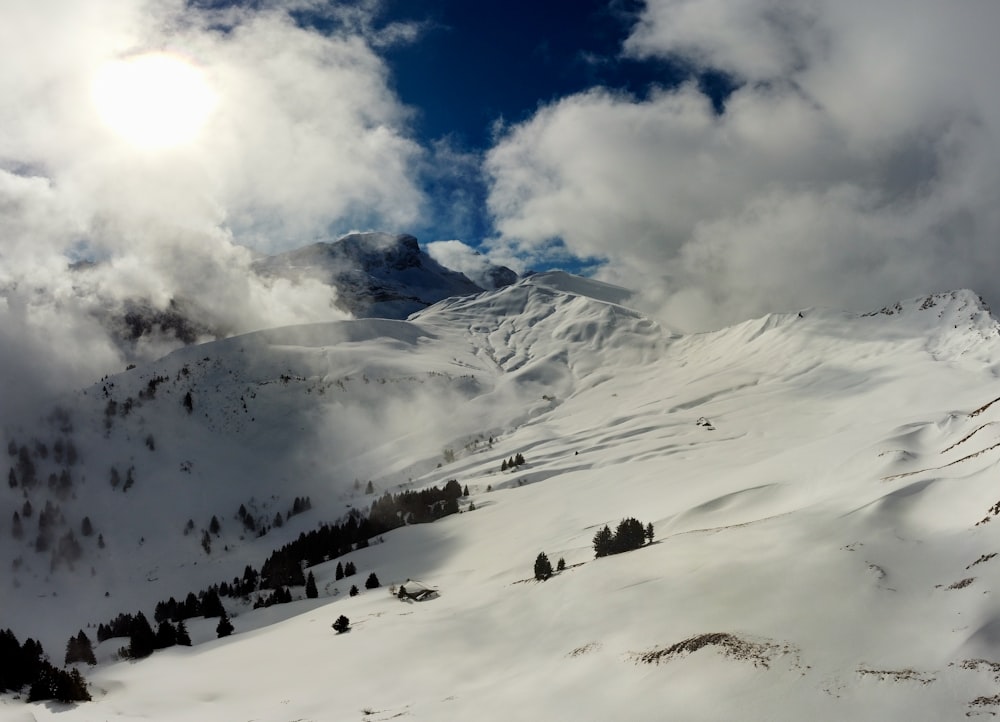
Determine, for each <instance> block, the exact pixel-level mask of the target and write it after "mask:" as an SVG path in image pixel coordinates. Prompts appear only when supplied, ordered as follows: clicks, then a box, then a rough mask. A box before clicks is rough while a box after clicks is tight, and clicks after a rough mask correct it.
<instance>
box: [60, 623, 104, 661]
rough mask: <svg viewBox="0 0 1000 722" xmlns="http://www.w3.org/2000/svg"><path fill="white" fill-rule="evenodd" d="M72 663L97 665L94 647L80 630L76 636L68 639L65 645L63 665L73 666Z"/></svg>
mask: <svg viewBox="0 0 1000 722" xmlns="http://www.w3.org/2000/svg"><path fill="white" fill-rule="evenodd" d="M74 662H84V663H86V664H90V665H94V664H97V658H96V657H95V656H94V646H93V645H92V644H91V642H90V638H89V637H88V636H87V635H86V634H84V632H83V630H82V629H81V630H80V633H79V634H78V635H77V636H75V637H70V638H69V641H68V642H67V643H66V659H65V664H73V663H74Z"/></svg>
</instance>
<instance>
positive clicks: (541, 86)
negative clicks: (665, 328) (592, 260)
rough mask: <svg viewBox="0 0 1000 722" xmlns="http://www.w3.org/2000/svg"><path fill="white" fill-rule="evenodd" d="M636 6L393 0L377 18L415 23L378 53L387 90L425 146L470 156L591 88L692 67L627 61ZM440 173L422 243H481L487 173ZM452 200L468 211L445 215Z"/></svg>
mask: <svg viewBox="0 0 1000 722" xmlns="http://www.w3.org/2000/svg"><path fill="white" fill-rule="evenodd" d="M642 6H643V4H642V2H640V1H637V0H619V1H618V2H608V1H607V0H579V1H578V2H574V3H573V7H572V12H566V6H565V5H564V4H562V3H555V2H550V3H546V2H537V1H536V2H532V1H531V0H510V1H508V2H467V1H463V0H389V2H386V3H384V4H383V5H382V8H381V11H380V13H379V15H378V19H377V22H379V23H381V24H384V25H388V24H391V23H399V22H408V23H416V24H418V25H419V26H420V30H419V33H418V35H417V37H416V38H415V39H414V40H412V41H410V42H401V43H398V44H396V45H393V46H390V47H388V48H386V50H385V52H384V57H385V59H386V61H387V63H388V66H389V68H390V72H391V81H390V82H391V84H392V86H393V88H394V89H395V90H396V92H397V93H398V94H399V97H400V100H401V101H402V102H404V103H406V104H407V105H409V106H410V107H411V108H413V110H414V112H415V114H414V117H413V120H412V129H413V132H414V133H415V135H416V137H417V138H418V139H419V140H420V142H421V143H422V144H424V145H426V146H428V147H431V146H433V145H434V143H436V142H442V141H443V142H445V143H446V144H447V147H448V148H449V149H450V150H452V151H457V152H460V153H468V154H471V155H473V156H475V155H481V154H483V153H485V152H486V151H487V150H488V149H489V148H490V147H491V146H492V144H493V143H494V142H495V140H496V135H497V133H498V132H499V131H500V130H501V129H502V128H503V127H504V126H507V125H511V124H517V123H520V122H523V121H525V120H527V119H528V118H529V117H530V116H531V115H532V114H533V113H534V112H535V111H536V110H537V109H538V108H539V107H540V106H541V105H544V104H547V103H552V102H555V101H558V100H559V99H560V98H562V97H565V96H568V95H571V94H573V93H576V92H579V91H582V90H586V89H588V88H592V87H606V88H613V89H615V90H620V91H622V92H626V93H630V94H634V95H636V96H643V95H645V93H646V92H647V91H648V89H649V87H650V86H651V85H654V84H655V85H662V86H675V85H676V84H677V83H678V82H679V81H680V80H682V79H683V78H684V77H685V76H686V75H687V74H688V72H689V70H690V69H685V68H683V67H682V66H680V65H679V64H676V63H672V62H669V61H666V60H663V59H659V58H654V59H648V60H641V61H640V60H636V59H632V58H626V57H623V55H622V45H623V43H624V41H625V38H626V37H628V34H629V31H630V29H631V27H632V26H633V24H634V23H635V21H636V19H637V17H638V14H639V12H640V10H641V9H642ZM444 164H445V165H446V164H447V161H446V160H445V161H444ZM440 170H441V172H440V173H438V174H435V173H432V174H430V177H429V178H428V179H427V185H426V189H427V191H428V193H429V195H430V198H431V202H432V204H433V208H434V211H432V212H431V214H430V215H429V217H428V218H427V219H426V221H425V222H423V223H421V224H420V225H419V227H418V228H415V229H413V232H414V233H415V234H417V235H418V236H419V237H421V238H422V239H424V240H426V241H433V240H440V239H451V238H456V239H461V240H463V241H465V242H467V243H469V244H471V245H475V246H478V245H479V244H480V242H481V241H482V240H483V239H484V238H486V237H488V236H489V235H491V234H492V233H493V231H494V229H493V227H492V224H491V221H490V217H489V214H488V213H487V210H486V193H487V189H486V185H485V179H484V178H482V176H481V175H480V174H479V173H478V172H468V171H467V168H466V169H465V170H466V172H462V173H457V174H450V173H448V172H447V168H443V169H440ZM454 204H461V205H462V206H463V207H464V208H465V209H466V211H467V213H465V214H455V213H450V212H448V210H447V209H448V207H449V206H453V205H454ZM450 221H457V222H455V223H454V224H451V223H450ZM561 260H562V263H563V265H566V259H561ZM569 265H571V266H575V267H579V264H575V263H570V264H569Z"/></svg>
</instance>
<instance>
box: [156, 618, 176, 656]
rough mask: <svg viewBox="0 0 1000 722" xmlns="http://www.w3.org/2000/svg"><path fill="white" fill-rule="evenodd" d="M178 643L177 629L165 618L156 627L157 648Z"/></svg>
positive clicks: (164, 647)
mask: <svg viewBox="0 0 1000 722" xmlns="http://www.w3.org/2000/svg"><path fill="white" fill-rule="evenodd" d="M175 644H177V630H176V629H174V625H172V624H171V623H170V622H168V621H167V620H166V619H164V620H163V621H162V622H160V624H159V625H158V626H157V628H156V648H157V649H166V648H167V647H173V646H174V645H175Z"/></svg>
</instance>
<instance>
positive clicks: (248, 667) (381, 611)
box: [0, 274, 1000, 721]
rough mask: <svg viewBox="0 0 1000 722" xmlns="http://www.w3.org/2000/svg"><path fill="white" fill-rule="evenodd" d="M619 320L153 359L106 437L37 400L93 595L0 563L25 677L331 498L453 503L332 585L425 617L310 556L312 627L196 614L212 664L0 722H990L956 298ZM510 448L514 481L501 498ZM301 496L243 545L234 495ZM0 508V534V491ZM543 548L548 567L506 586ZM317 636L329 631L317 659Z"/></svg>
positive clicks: (989, 579) (461, 318)
mask: <svg viewBox="0 0 1000 722" xmlns="http://www.w3.org/2000/svg"><path fill="white" fill-rule="evenodd" d="M626 299H627V294H626V293H624V292H619V291H615V289H611V288H607V287H606V286H604V285H602V284H597V283H595V282H592V281H587V280H584V279H576V278H573V277H567V276H565V275H563V274H539V275H537V276H532V277H529V278H527V279H523V280H522V281H520V282H518V283H517V284H515V285H513V286H510V287H507V288H503V289H500V290H498V291H495V292H491V293H487V294H481V295H478V296H472V297H465V298H459V299H448V300H445V301H443V302H441V303H439V304H437V305H435V306H433V307H431V308H429V309H427V310H426V311H423V312H421V313H418V314H416V315H415V316H413V317H411V318H410V319H409V320H408V321H405V322H404V321H398V322H394V321H379V320H366V321H353V322H342V323H337V324H322V325H316V326H309V327H296V328H289V329H276V330H274V331H269V332H263V333H259V334H252V335H249V336H244V337H239V338H234V339H229V340H226V341H223V342H218V343H215V344H209V345H205V346H201V347H192V348H189V349H184V350H182V351H180V352H177V353H175V354H173V355H171V356H169V357H167V358H165V359H163V360H162V361H160V362H158V364H154V365H153V366H151V367H146V368H138V369H133V370H132V371H129V372H127V373H125V374H121V375H118V376H116V377H113V378H112V379H110V381H111V382H113V383H114V387H113V389H112V390H110V392H109V393H110V395H111V396H113V397H115V398H117V399H118V402H119V404H121V403H123V402H124V399H125V398H126V397H128V396H132V397H133V398H136V397H137V395H138V391H139V389H141V388H143V387H144V386H145V385H146V384H148V380H149V379H150V378H151V377H154V376H157V375H162V376H164V377H167V378H168V379H169V380H168V381H164V382H162V383H161V384H160V386H159V387H158V389H157V392H156V397H155V399H153V400H148V401H144V402H143V404H142V406H141V407H136V408H134V409H133V410H132V411H131V412H130V413H129V415H128V416H126V417H124V418H123V417H121V416H120V415H116V416H115V417H114V420H113V422H112V426H111V429H110V431H107V429H106V427H105V425H104V415H103V412H104V410H105V405H106V403H107V398H106V397H105V396H104V394H103V391H102V388H103V386H106V385H107V382H103V383H99V384H97V385H95V386H94V387H92V388H90V389H87V390H86V391H85V392H81V394H80V395H78V396H77V397H76V398H74V399H71V400H67V401H66V402H64V404H65V405H66V407H67V408H68V409H69V411H70V415H71V417H72V419H73V422H74V432H73V435H74V438H76V439H77V445H78V446H79V447H80V449H81V461H80V462H79V471H78V473H79V475H81V476H83V475H85V476H86V481H85V482H80V486H78V487H75V494H76V498H75V499H67V500H65V501H63V507H64V509H63V511H64V513H65V514H66V516H72V517H73V518H74V519H78V518H80V517H81V516H82V515H83V514H84V513H87V514H89V515H90V516H91V518H93V519H94V521H95V526H96V527H97V528H99V529H102V530H103V532H104V535H105V538H106V539H107V541H108V544H107V547H106V549H104V550H96V549H93V548H91V547H88V548H87V550H86V555H85V559H86V565H89V566H92V567H93V572H91V571H90V570H89V569H88V568H87V567H86V566H85V565H84V564H77V565H76V566H75V568H74V570H72V571H70V570H69V569H68V567H67V565H65V564H62V565H58V566H57V568H56V569H54V570H51V571H50V570H49V569H48V563H47V562H48V560H47V557H46V556H45V555H39V554H37V553H35V552H34V551H32V550H31V549H29V548H28V540H24V541H23V542H21V544H20V546H18V545H15V546H14V548H13V550H12V552H9V553H11V556H13V555H15V554H17V555H20V556H21V557H22V558H23V559H24V561H23V562H22V565H21V567H20V568H19V569H18V570H17V571H12V572H11V579H12V581H13V580H15V579H16V580H17V584H18V585H19V586H18V587H17V588H16V589H15V588H14V586H13V584H7V585H2V587H0V588H3V589H4V591H3V592H2V595H3V596H2V598H0V601H2V605H3V606H2V609H3V619H2V620H0V626H12V627H13V628H14V629H15V631H16V632H18V633H19V636H22V637H23V636H35V637H40V638H42V640H43V642H44V643H45V644H46V648H47V649H48V651H49V652H50V654H51V655H53V656H61V655H60V654H59V652H61V646H60V642H61V641H64V640H65V639H66V638H67V637H68V635H69V634H70V633H73V632H75V631H76V630H77V629H78V628H80V627H81V626H82V625H83V624H85V623H86V622H88V621H89V622H94V623H96V622H98V621H102V620H104V619H106V618H107V617H108V616H110V614H111V613H112V611H114V612H117V611H131V610H133V609H135V608H136V607H139V606H142V607H144V608H145V609H146V611H147V614H149V612H150V611H151V604H152V603H153V602H155V601H156V600H157V599H161V598H164V597H165V596H169V595H170V594H174V595H177V594H183V593H185V592H186V591H188V589H190V588H197V587H198V586H199V585H202V584H207V583H209V582H213V581H219V580H221V579H226V578H230V577H232V576H233V574H234V573H238V572H239V570H241V569H242V567H243V565H244V564H246V563H253V564H255V565H259V563H260V561H262V559H263V557H264V556H265V555H266V554H267V552H268V551H270V549H273V548H275V547H277V546H280V544H281V543H283V540H287V539H290V538H293V537H294V535H296V534H298V532H299V531H302V530H307V529H311V528H313V527H314V526H315V525H316V524H317V523H318V522H319V521H321V520H324V519H330V518H335V517H336V516H337V515H339V514H341V513H343V512H344V511H345V510H346V509H347V508H348V505H358V506H362V507H363V506H365V505H366V504H367V503H369V501H370V498H369V497H366V496H365V495H364V494H363V492H361V491H357V490H355V489H354V486H353V481H354V479H355V478H357V479H359V480H361V481H362V483H363V482H364V481H367V480H368V479H372V480H373V482H374V485H375V486H376V488H377V490H378V491H379V492H381V491H382V490H385V489H390V490H394V489H398V488H404V487H405V488H419V487H420V486H424V485H430V484H438V485H440V484H442V483H443V482H444V481H445V480H447V479H451V478H455V479H458V480H459V482H460V483H461V484H463V485H467V486H468V487H469V490H470V496H469V497H468V498H467V499H464V500H463V508H464V509H465V513H462V514H459V515H454V516H450V517H447V518H445V519H442V520H440V521H438V522H435V523H434V524H429V525H420V526H410V527H404V528H402V529H397V530H395V531H393V532H391V533H388V534H385V535H384V537H383V538H382V539H381V540H380V543H376V544H373V545H372V546H370V547H369V548H367V549H361V550H357V551H355V552H354V553H352V555H351V557H350V558H351V560H352V561H354V562H355V563H356V564H357V567H358V570H359V577H360V578H361V579H363V578H364V576H366V575H367V573H368V572H369V571H372V570H374V571H376V572H377V574H378V577H379V578H380V580H381V581H382V583H383V585H384V586H388V585H389V584H391V583H400V582H403V581H404V580H406V579H407V578H413V579H420V580H422V582H424V583H426V584H428V585H431V586H433V587H436V588H437V589H438V590H439V591H440V595H439V596H438V597H437V598H434V599H431V600H428V601H425V602H420V603H404V602H400V601H398V600H397V599H395V598H394V597H392V596H391V595H390V594H389V593H388V592H387V591H386V590H385V589H375V590H370V591H366V592H363V593H362V594H360V595H359V596H357V597H353V598H349V597H348V596H347V595H346V583H345V581H346V580H345V581H340V582H338V581H337V580H335V578H334V570H333V567H334V566H335V565H336V562H326V563H324V564H320V565H318V566H316V567H312V570H313V571H314V573H315V575H316V578H317V582H318V586H319V588H320V593H321V596H320V598H319V599H317V600H304V599H303V600H301V601H296V602H293V603H292V604H290V605H282V606H278V607H271V608H269V609H266V610H257V611H252V610H250V609H249V608H247V607H245V606H242V605H241V604H240V603H238V602H232V601H230V602H227V603H228V604H230V611H231V613H232V616H233V623H234V625H235V627H236V634H235V635H234V636H232V637H230V638H227V639H223V640H215V639H212V638H213V637H214V633H213V628H214V622H211V621H208V620H206V621H205V622H200V623H196V624H192V625H190V627H191V630H192V635H193V637H194V638H195V641H196V642H200V643H198V644H196V645H195V646H194V647H192V648H185V649H180V648H172V649H170V650H165V651H161V652H157V653H156V654H154V655H153V657H151V658H149V659H146V660H143V661H141V662H135V663H129V662H113V661H111V659H110V658H111V656H112V653H113V650H114V649H115V648H117V646H120V642H119V641H116V640H110V641H109V642H107V643H106V644H105V645H102V647H101V649H99V656H100V657H101V658H102V659H103V660H105V661H102V663H101V664H99V665H98V666H97V667H96V668H93V669H90V670H84V671H85V672H86V674H87V677H88V680H89V681H90V683H91V686H92V691H93V692H94V696H95V701H94V702H91V703H88V704H84V705H80V706H77V707H65V706H62V705H55V704H50V705H47V706H43V705H25V704H24V703H23V702H21V701H19V700H13V699H10V698H6V699H4V700H3V701H2V702H0V718H2V719H12V720H22V719H35V720H43V719H59V720H62V721H66V720H74V719H81V720H90V719H121V720H132V719H140V718H141V719H146V720H148V719H162V720H185V719H191V720H195V719H198V720H202V719H218V720H247V719H255V720H352V719H353V720H370V721H374V720H387V719H394V718H399V719H414V720H468V719H477V720H492V719H497V720H499V719H508V718H510V717H511V715H516V716H518V717H520V718H526V719H546V720H604V719H684V720H718V719H735V718H740V719H769V720H799V719H804V718H809V719H829V720H840V719H866V720H884V719H909V720H942V719H959V718H965V717H966V716H967V715H968V716H972V717H974V716H978V715H985V716H992V715H994V714H995V713H997V712H1000V697H998V696H997V691H996V687H997V682H998V681H1000V631H998V630H1000V603H998V602H997V600H996V598H995V593H996V592H995V580H996V579H997V573H996V570H997V567H996V565H998V564H1000V557H997V556H993V555H995V554H997V553H998V552H1000V520H996V519H994V517H995V516H996V515H997V511H996V510H997V509H998V507H997V506H996V505H997V503H998V501H1000V488H998V487H997V486H996V484H995V477H996V463H997V460H998V457H1000V433H998V431H1000V403H993V402H994V401H995V400H997V399H998V398H1000V380H998V378H997V371H998V369H1000V327H998V324H997V322H996V321H995V319H993V317H992V316H991V315H990V313H989V310H988V309H986V308H985V307H984V305H983V304H982V302H981V301H980V300H979V299H978V298H977V297H976V296H975V295H974V294H972V293H970V292H967V291H957V292H954V293H950V294H942V295H938V296H932V297H927V298H921V299H914V300H911V301H908V302H905V303H904V302H901V303H900V304H898V305H896V306H893V307H891V308H887V309H883V310H882V311H881V312H876V313H874V314H871V315H866V316H861V317H857V316H849V315H845V314H839V313H834V312H828V311H820V310H806V311H803V312H801V313H790V314H784V315H772V316H769V317H766V318H763V319H756V320H753V321H748V322H745V323H743V324H739V325H737V326H734V327H732V328H728V329H723V330H721V331H717V332H713V333H707V334H698V335H693V336H676V335H673V334H671V333H669V332H667V331H665V330H663V329H661V328H659V327H658V326H657V325H656V324H654V323H652V322H651V321H649V320H648V319H646V318H644V317H642V316H641V315H640V314H637V313H635V312H634V311H631V310H629V309H628V308H626V307H624V306H622V305H620V303H622V302H624V301H626ZM185 368H186V369H187V372H184V371H183V369H185ZM187 390H192V397H193V406H194V410H193V411H192V412H191V413H190V414H189V413H188V412H187V411H186V410H185V408H184V407H183V405H182V403H181V397H182V395H183V394H184V393H185V392H186V391H187ZM243 404H246V410H244V409H243ZM105 433H107V438H105ZM150 433H152V434H153V435H154V436H155V438H156V444H155V450H149V449H148V448H146V447H145V446H144V445H143V439H144V438H145V436H146V435H147V434H150ZM8 434H9V435H11V434H13V435H18V434H20V435H21V436H22V437H23V436H25V435H26V434H29V431H28V429H23V430H20V431H19V430H11V431H9V432H8ZM491 440H492V443H491ZM516 453H522V454H523V455H524V457H525V458H526V460H527V464H525V465H524V466H521V467H518V468H517V469H516V470H513V471H506V472H501V471H500V465H501V461H502V460H504V459H507V458H509V457H510V456H512V455H514V454H516ZM450 459H454V460H450ZM185 462H188V463H189V471H182V470H181V469H182V467H183V465H184V463H185ZM112 463H117V464H119V465H120V466H123V467H124V466H125V465H126V463H132V464H134V465H135V468H136V474H135V476H136V482H135V485H134V486H133V487H132V488H131V489H130V490H129V491H128V492H122V491H120V490H118V489H114V490H113V489H111V487H110V484H109V483H108V482H107V480H106V472H105V471H104V469H105V468H106V467H107V466H109V465H110V464H112ZM37 493H38V494H41V492H40V491H38V492H37ZM304 493H305V494H309V495H310V496H311V499H312V501H313V510H312V511H310V512H307V513H305V514H301V515H298V516H295V517H294V518H292V519H289V521H288V522H287V523H286V524H285V525H284V526H283V527H281V528H280V529H273V530H272V531H271V532H270V533H269V534H268V535H266V536H265V537H262V538H260V539H241V538H240V535H239V533H238V532H237V530H236V528H235V522H233V521H232V515H233V512H234V511H235V508H236V507H237V506H238V505H239V503H241V502H242V501H243V500H246V499H248V498H250V497H252V498H253V499H254V500H255V503H256V504H257V505H258V506H259V508H260V510H261V511H260V513H261V514H262V516H270V515H271V514H273V513H274V511H275V510H276V509H283V508H285V507H287V506H288V504H289V503H290V500H291V498H292V497H294V496H296V495H299V494H304ZM0 499H2V502H0V503H2V504H3V505H4V506H3V507H2V509H3V510H4V512H3V516H0V520H2V521H3V522H4V523H6V520H7V519H9V517H10V509H12V508H15V506H14V505H15V504H19V503H20V500H19V497H18V495H17V493H12V494H9V495H5V496H3V497H0ZM39 499H41V497H40V496H39ZM472 504H474V506H475V508H474V510H472V508H471V505H472ZM215 513H218V514H219V517H220V519H222V521H223V530H222V533H221V535H220V537H219V538H218V539H216V540H213V543H212V548H213V550H212V553H211V554H205V553H204V551H203V550H202V549H201V548H200V547H199V544H198V538H197V535H194V536H184V535H183V534H182V533H181V528H182V526H183V523H184V519H185V518H187V517H189V516H197V517H198V518H197V525H198V527H199V528H200V527H203V526H205V525H206V524H207V521H208V518H209V517H210V516H211V514H215ZM625 516H635V517H637V518H639V519H640V520H641V521H642V522H644V523H645V522H652V523H653V524H654V525H655V528H656V539H655V542H654V543H653V544H651V545H647V546H645V547H643V548H641V549H639V550H636V551H633V552H629V553H627V554H621V555H615V556H611V557H605V558H601V559H596V560H595V559H594V558H593V551H592V546H591V541H592V539H593V536H594V534H595V532H596V531H597V530H598V529H599V528H600V527H601V526H603V525H604V524H610V525H611V526H612V527H614V525H615V524H616V523H617V522H618V521H619V520H620V519H622V518H623V517H625ZM224 517H225V518H224ZM0 535H3V537H4V538H5V551H8V550H10V549H11V548H10V547H9V546H7V542H6V540H7V539H8V538H9V537H8V535H7V532H6V529H3V528H0ZM140 536H142V537H143V538H144V540H143V542H142V543H141V544H140V543H139V542H138V541H137V539H138V538H139V537H140ZM87 543H90V542H87ZM223 546H225V547H228V548H225V549H223V548H221V547H223ZM543 550H544V551H545V552H546V553H547V554H548V556H549V558H550V559H551V560H552V561H553V563H554V562H555V561H556V560H557V559H558V558H560V557H561V558H564V559H565V561H566V563H567V565H568V568H567V569H566V570H565V571H564V572H562V573H559V574H557V575H556V576H554V577H553V578H551V579H549V580H547V581H545V582H536V581H534V580H533V579H530V577H531V576H532V571H531V570H532V563H533V561H534V558H535V556H536V555H537V554H538V552H539V551H543ZM105 591H108V592H109V593H110V596H108V597H105V596H103V595H104V592H105ZM297 592H298V596H300V597H301V596H302V594H301V590H297ZM53 594H55V596H53ZM40 595H44V596H40ZM80 605H82V606H83V608H85V609H86V610H87V614H86V615H84V618H81V615H80V612H79V608H80ZM341 614H344V615H346V616H348V617H349V618H350V619H351V622H352V629H351V631H349V632H348V633H346V634H342V635H337V634H335V633H334V632H333V630H331V629H330V624H331V623H332V622H333V620H334V619H336V618H337V617H338V616H339V615H341ZM8 620H10V621H8ZM42 620H45V621H44V622H43V621H42ZM247 660H253V662H252V663H250V664H247Z"/></svg>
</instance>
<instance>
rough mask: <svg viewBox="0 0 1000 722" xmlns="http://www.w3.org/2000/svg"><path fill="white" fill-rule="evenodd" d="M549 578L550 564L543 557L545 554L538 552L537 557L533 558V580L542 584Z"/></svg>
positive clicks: (550, 573) (546, 558) (550, 574)
mask: <svg viewBox="0 0 1000 722" xmlns="http://www.w3.org/2000/svg"><path fill="white" fill-rule="evenodd" d="M551 576H552V564H551V562H549V558H548V557H547V556H546V555H545V552H539V553H538V556H537V557H535V579H537V580H538V581H540V582H544V581H545V580H546V579H548V578H549V577H551Z"/></svg>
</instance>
